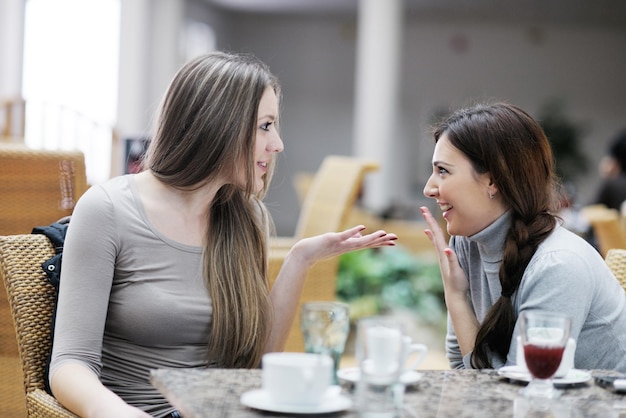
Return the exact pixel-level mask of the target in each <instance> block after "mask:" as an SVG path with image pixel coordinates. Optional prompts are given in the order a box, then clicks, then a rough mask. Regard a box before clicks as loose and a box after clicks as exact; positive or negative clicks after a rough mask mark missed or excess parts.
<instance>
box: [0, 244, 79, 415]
mask: <svg viewBox="0 0 626 418" xmlns="http://www.w3.org/2000/svg"><path fill="white" fill-rule="evenodd" d="M53 255H54V247H53V246H52V244H51V243H50V241H49V240H48V238H47V237H46V236H45V235H36V234H32V235H10V236H0V277H1V278H2V280H3V282H4V285H5V287H6V290H7V295H8V299H9V306H10V308H11V314H12V316H13V321H14V323H15V330H16V333H17V346H18V350H19V354H20V359H21V364H22V373H23V377H24V393H25V398H26V410H27V413H28V417H37V418H39V417H41V418H50V417H52V418H57V417H76V415H74V414H72V413H71V412H69V411H68V410H66V409H65V408H63V407H62V406H61V404H59V403H58V402H57V401H56V399H54V397H52V396H50V395H49V394H48V393H47V392H46V391H45V389H44V367H45V362H46V359H47V357H48V355H49V352H50V349H51V347H52V341H51V338H50V326H51V323H52V313H53V310H54V303H55V297H56V291H55V289H54V287H53V286H52V285H51V284H50V283H49V282H48V280H47V279H46V275H45V273H44V271H43V270H42V268H41V263H43V262H44V261H46V260H48V259H49V258H50V257H52V256H53Z"/></svg>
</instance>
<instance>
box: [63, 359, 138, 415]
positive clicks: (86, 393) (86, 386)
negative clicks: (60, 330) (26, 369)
mask: <svg viewBox="0 0 626 418" xmlns="http://www.w3.org/2000/svg"><path fill="white" fill-rule="evenodd" d="M51 387H52V392H53V393H54V396H55V398H57V400H58V401H59V402H61V404H63V406H65V407H66V408H67V409H69V410H70V411H72V412H74V413H75V414H76V415H79V416H81V417H87V418H92V417H93V418H99V417H103V418H106V417H112V416H115V417H125V418H126V417H128V418H149V417H150V415H149V414H147V413H145V412H143V411H141V410H140V409H137V408H135V407H132V406H130V405H128V404H127V403H126V402H124V401H123V400H122V399H121V398H120V397H119V396H117V395H116V394H114V393H113V392H111V391H110V390H109V389H107V388H106V387H104V385H103V384H102V383H100V380H99V379H98V377H97V376H96V375H95V374H94V373H93V372H92V371H91V370H89V368H87V367H85V366H83V365H81V364H80V363H75V362H72V363H66V364H63V365H61V366H60V367H59V368H58V369H57V370H56V372H55V373H54V374H53V375H52V378H51Z"/></svg>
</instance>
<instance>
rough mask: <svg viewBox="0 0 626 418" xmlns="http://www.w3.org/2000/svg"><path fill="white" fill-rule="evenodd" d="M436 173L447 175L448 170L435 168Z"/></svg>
mask: <svg viewBox="0 0 626 418" xmlns="http://www.w3.org/2000/svg"><path fill="white" fill-rule="evenodd" d="M437 173H439V174H448V170H446V169H445V168H442V167H437Z"/></svg>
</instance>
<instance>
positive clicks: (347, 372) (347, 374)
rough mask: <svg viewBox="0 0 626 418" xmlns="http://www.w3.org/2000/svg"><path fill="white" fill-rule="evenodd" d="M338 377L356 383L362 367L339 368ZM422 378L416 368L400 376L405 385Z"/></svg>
mask: <svg viewBox="0 0 626 418" xmlns="http://www.w3.org/2000/svg"><path fill="white" fill-rule="evenodd" d="M337 377H338V378H339V380H343V381H345V382H350V383H356V382H358V381H359V378H360V377H361V369H359V368H358V367H350V368H347V369H339V370H337ZM421 378H422V374H421V373H418V372H416V371H415V370H407V371H406V372H404V373H402V376H400V383H402V384H405V385H414V384H416V383H417V382H419V381H420V379H421Z"/></svg>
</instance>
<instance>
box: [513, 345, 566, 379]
mask: <svg viewBox="0 0 626 418" xmlns="http://www.w3.org/2000/svg"><path fill="white" fill-rule="evenodd" d="M516 341H517V352H516V353H515V361H516V362H517V365H518V366H520V367H522V368H523V369H524V370H528V368H527V367H526V359H525V358H524V347H523V346H522V337H520V336H519V335H518V336H517V340H516ZM575 353H576V340H575V339H573V338H569V339H568V340H567V345H566V346H565V351H564V352H563V358H562V359H561V364H560V365H559V368H558V369H557V371H556V373H555V374H554V377H556V378H560V377H564V376H566V375H567V373H569V371H570V370H572V369H573V368H574V354H575Z"/></svg>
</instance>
